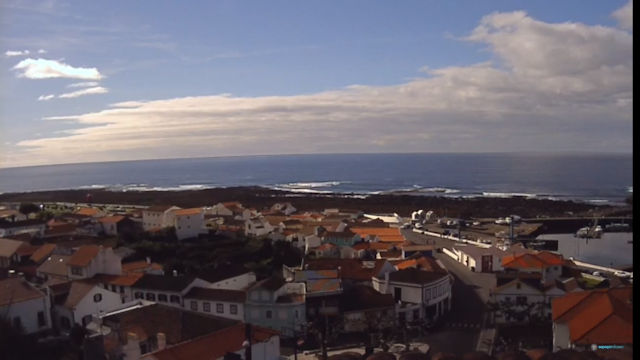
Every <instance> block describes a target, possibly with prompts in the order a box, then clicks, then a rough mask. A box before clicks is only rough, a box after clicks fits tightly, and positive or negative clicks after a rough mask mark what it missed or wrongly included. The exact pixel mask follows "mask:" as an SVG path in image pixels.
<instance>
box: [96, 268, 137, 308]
mask: <svg viewBox="0 0 640 360" xmlns="http://www.w3.org/2000/svg"><path fill="white" fill-rule="evenodd" d="M143 275H144V273H138V272H130V273H123V274H122V275H107V274H97V275H95V276H94V277H93V278H91V279H92V280H94V281H95V282H97V283H98V284H99V285H100V286H101V287H102V288H104V289H106V290H110V291H112V292H114V293H118V294H119V295H120V299H121V300H122V303H123V304H124V303H126V302H129V301H132V300H134V297H133V290H132V286H133V285H134V284H135V283H136V282H137V281H138V280H140V278H142V276H143Z"/></svg>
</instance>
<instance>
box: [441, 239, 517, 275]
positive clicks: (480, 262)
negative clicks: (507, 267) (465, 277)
mask: <svg viewBox="0 0 640 360" xmlns="http://www.w3.org/2000/svg"><path fill="white" fill-rule="evenodd" d="M451 251H452V252H453V254H454V255H455V256H452V257H453V258H454V259H455V260H457V261H458V262H459V263H461V264H463V265H464V266H465V267H467V269H469V270H471V271H473V272H494V271H502V269H503V268H502V258H503V257H504V256H505V255H507V252H505V251H504V250H500V249H498V248H497V247H495V246H491V247H489V248H482V247H479V246H475V245H470V244H469V245H456V246H454V247H453V248H452V249H451Z"/></svg>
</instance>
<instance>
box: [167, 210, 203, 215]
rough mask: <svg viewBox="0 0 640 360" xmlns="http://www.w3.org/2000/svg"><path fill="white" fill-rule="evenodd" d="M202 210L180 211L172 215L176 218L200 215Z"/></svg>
mask: <svg viewBox="0 0 640 360" xmlns="http://www.w3.org/2000/svg"><path fill="white" fill-rule="evenodd" d="M202 212H203V210H202V208H189V209H180V210H176V211H174V212H173V213H174V215H176V216H186V215H199V214H202Z"/></svg>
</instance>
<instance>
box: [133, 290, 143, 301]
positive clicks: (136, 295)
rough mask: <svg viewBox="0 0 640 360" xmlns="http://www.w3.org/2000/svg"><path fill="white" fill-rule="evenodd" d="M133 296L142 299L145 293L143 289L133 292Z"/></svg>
mask: <svg viewBox="0 0 640 360" xmlns="http://www.w3.org/2000/svg"><path fill="white" fill-rule="evenodd" d="M133 297H134V298H136V299H142V298H143V297H144V295H143V294H142V291H136V292H135V293H134V294H133Z"/></svg>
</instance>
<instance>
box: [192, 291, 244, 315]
mask: <svg viewBox="0 0 640 360" xmlns="http://www.w3.org/2000/svg"><path fill="white" fill-rule="evenodd" d="M246 297H247V295H246V293H245V292H244V291H242V290H227V289H211V288H203V287H192V288H191V289H190V290H189V291H188V292H187V293H186V294H185V295H184V304H185V306H184V307H185V309H187V310H190V311H196V312H200V313H203V314H213V315H215V316H220V317H223V318H225V319H231V320H240V321H242V320H244V318H245V311H244V303H245V300H246Z"/></svg>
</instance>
